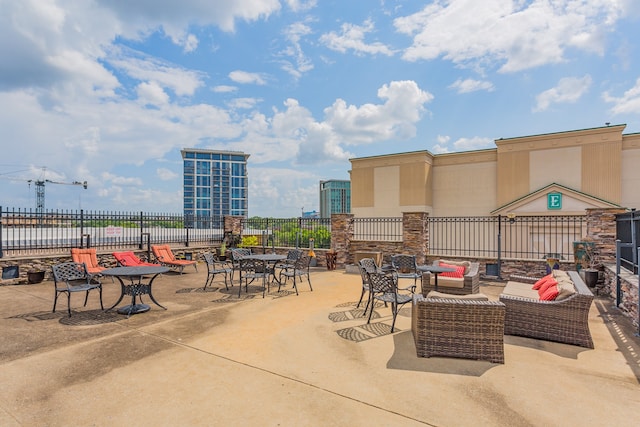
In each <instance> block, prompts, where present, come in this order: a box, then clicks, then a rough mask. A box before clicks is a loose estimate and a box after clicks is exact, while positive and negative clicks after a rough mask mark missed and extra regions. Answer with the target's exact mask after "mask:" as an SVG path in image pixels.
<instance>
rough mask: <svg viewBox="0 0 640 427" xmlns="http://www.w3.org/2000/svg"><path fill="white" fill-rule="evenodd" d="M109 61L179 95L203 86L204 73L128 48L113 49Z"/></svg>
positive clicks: (191, 93) (190, 93) (139, 77)
mask: <svg viewBox="0 0 640 427" xmlns="http://www.w3.org/2000/svg"><path fill="white" fill-rule="evenodd" d="M107 61H108V62H109V63H110V64H111V65H112V66H114V67H116V68H118V69H120V70H123V71H125V72H126V73H127V74H128V75H129V76H130V77H133V78H135V79H138V80H141V81H154V82H156V84H158V85H161V86H164V87H166V88H169V89H171V90H172V91H173V92H174V93H175V94H176V95H178V96H191V95H193V94H194V93H195V91H196V90H197V89H198V88H200V87H202V86H203V82H202V79H203V77H204V76H203V74H202V73H199V72H196V71H191V70H185V69H183V68H181V67H177V66H175V65H173V64H169V63H167V62H165V61H162V60H160V59H157V58H152V57H149V56H148V55H144V54H141V53H140V52H135V51H132V50H127V49H113V51H112V55H110V56H109V57H108V59H107Z"/></svg>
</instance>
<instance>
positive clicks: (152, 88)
mask: <svg viewBox="0 0 640 427" xmlns="http://www.w3.org/2000/svg"><path fill="white" fill-rule="evenodd" d="M136 92H137V93H138V100H139V101H140V102H141V103H142V104H143V105H149V104H150V105H164V104H167V103H168V102H169V95H167V94H166V93H165V91H164V90H162V88H161V87H160V85H158V84H157V83H156V82H149V83H140V84H139V85H138V87H137V88H136Z"/></svg>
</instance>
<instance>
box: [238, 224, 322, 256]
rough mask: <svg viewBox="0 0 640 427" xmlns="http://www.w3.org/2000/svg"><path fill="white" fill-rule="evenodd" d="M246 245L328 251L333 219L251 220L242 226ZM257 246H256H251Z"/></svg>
mask: <svg viewBox="0 0 640 427" xmlns="http://www.w3.org/2000/svg"><path fill="white" fill-rule="evenodd" d="M242 235H243V239H245V243H246V242H248V240H252V241H253V242H250V243H247V244H249V245H251V246H263V247H265V248H266V247H272V246H278V247H289V248H293V247H296V248H308V247H311V245H312V243H313V247H314V248H322V249H328V248H330V247H331V218H247V219H245V220H244V221H243V223H242ZM251 243H253V244H251Z"/></svg>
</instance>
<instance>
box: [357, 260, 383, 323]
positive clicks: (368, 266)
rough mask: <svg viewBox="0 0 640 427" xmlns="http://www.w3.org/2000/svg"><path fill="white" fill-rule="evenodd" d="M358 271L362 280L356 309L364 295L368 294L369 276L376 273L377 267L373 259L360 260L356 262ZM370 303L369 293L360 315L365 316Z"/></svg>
mask: <svg viewBox="0 0 640 427" xmlns="http://www.w3.org/2000/svg"><path fill="white" fill-rule="evenodd" d="M358 270H360V277H361V278H362V292H361V293H360V299H359V300H358V304H357V305H356V308H359V307H360V304H361V303H362V298H364V294H365V293H367V292H369V274H368V273H375V272H376V271H378V266H377V265H376V262H375V260H374V259H373V258H362V259H361V260H360V261H358ZM370 303H371V293H369V295H368V296H367V304H366V305H365V307H364V311H363V312H362V315H363V316H364V315H365V314H367V309H368V308H369V304H370Z"/></svg>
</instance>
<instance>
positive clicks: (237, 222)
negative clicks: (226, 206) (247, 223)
mask: <svg viewBox="0 0 640 427" xmlns="http://www.w3.org/2000/svg"><path fill="white" fill-rule="evenodd" d="M243 220H244V217H243V216H240V215H225V216H224V237H225V238H227V236H229V235H231V236H236V239H238V242H233V241H231V240H229V239H228V238H227V241H228V243H229V245H230V246H232V247H235V246H236V244H237V243H239V242H240V240H239V239H241V238H242V221H243Z"/></svg>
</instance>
